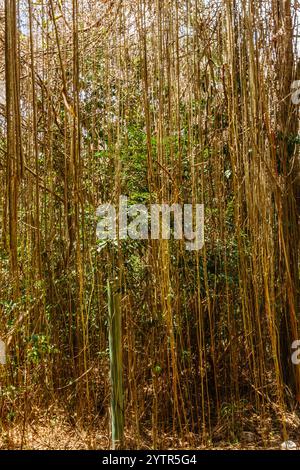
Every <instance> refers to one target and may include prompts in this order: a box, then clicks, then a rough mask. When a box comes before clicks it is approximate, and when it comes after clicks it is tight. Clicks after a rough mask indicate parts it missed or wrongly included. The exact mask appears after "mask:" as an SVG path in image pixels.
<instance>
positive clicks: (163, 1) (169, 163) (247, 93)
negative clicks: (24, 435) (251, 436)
mask: <svg viewBox="0 0 300 470" xmlns="http://www.w3.org/2000/svg"><path fill="white" fill-rule="evenodd" d="M299 8H300V5H299V2H297V1H296V0H295V1H293V0H255V1H250V0H219V1H217V0H210V1H205V0H134V1H132V0H131V1H130V0H128V1H127V0H114V1H109V0H106V1H104V0H102V1H93V0H47V1H46V0H5V1H4V0H3V1H2V2H1V15H0V39H1V43H0V47H1V58H0V65H1V67H0V84H1V90H2V91H1V90H0V91H1V107H0V113H1V115H0V189H1V191H0V195H1V198H0V218H1V225H0V235H1V240H0V243H1V245H0V279H1V282H0V312H1V315H0V337H1V338H2V339H3V341H5V343H6V345H7V363H6V365H5V366H1V369H0V377H1V390H0V406H1V415H0V417H1V420H0V424H1V432H4V431H5V432H9V430H10V429H11V428H12V427H13V426H14V424H15V423H23V424H22V425H23V427H24V429H27V426H30V423H31V422H33V421H34V420H35V419H36V418H37V416H38V414H39V410H49V411H48V415H47V416H49V419H50V417H51V413H52V411H53V410H54V409H58V410H61V412H63V413H64V414H65V415H66V416H68V419H69V420H70V422H71V423H75V422H76V423H77V424H80V426H85V427H86V428H88V429H89V430H90V432H91V433H92V432H93V430H94V429H98V430H100V431H101V432H103V434H105V435H107V437H108V443H107V445H108V446H109V445H110V443H109V442H110V441H109V440H110V433H111V431H110V422H111V419H112V418H114V419H116V420H117V426H121V428H123V424H124V430H125V431H124V436H122V440H124V442H123V443H122V445H123V446H127V447H135V448H141V447H143V446H150V447H152V448H164V447H168V446H172V445H174V442H175V441H176V442H177V445H179V446H181V447H188V446H201V445H208V444H215V443H217V442H218V441H220V440H221V439H225V440H226V439H227V440H229V441H233V440H234V439H239V436H240V434H241V432H242V431H243V430H244V429H246V430H247V429H248V430H249V429H250V430H251V429H255V431H256V432H257V433H259V435H260V436H261V438H262V440H263V442H265V443H267V442H268V438H269V435H270V433H271V432H272V429H273V428H274V427H277V428H278V429H280V432H282V433H283V435H287V434H288V433H289V431H290V430H289V414H290V413H291V412H292V411H294V410H297V406H299V405H297V403H299V401H300V375H299V366H294V365H293V364H292V362H291V345H292V342H293V341H295V340H297V339H300V336H299V330H298V321H299V224H298V217H299V207H300V206H299V197H300V196H299V135H298V127H299V126H298V124H299V114H298V107H297V106H295V105H294V104H293V103H292V100H291V84H292V83H293V81H295V80H297V79H300V75H299V70H300V69H299V68H298V67H297V65H298V53H299V48H298V47H297V46H298V45H297V38H298V26H297V21H298V14H299ZM120 195H126V196H127V197H128V198H129V201H130V203H159V204H161V203H168V204H172V203H181V204H183V203H196V202H197V203H202V204H204V205H205V245H204V247H203V249H201V250H200V251H195V252H188V251H186V249H185V246H184V240H183V241H178V240H170V241H168V240H149V241H140V240H129V239H128V240H116V241H108V242H107V243H99V240H97V237H96V225H97V216H96V210H97V207H98V206H99V204H101V203H106V202H111V203H117V201H118V199H119V196H120ZM111 312H118V319H116V320H115V321H114V320H112V313H111ZM113 318H114V317H113ZM114 341H116V343H114ZM116 344H117V346H116ZM115 346H116V348H117V349H115ZM110 358H111V359H112V358H113V361H111V362H110ZM110 377H115V380H116V381H117V382H118V383H117V395H116V396H115V397H114V399H115V400H118V410H117V411H116V410H112V412H111V410H110V402H111V393H112V392H111V381H110ZM51 410H52V411H51ZM111 413H112V416H111ZM114 413H117V414H119V417H118V416H114ZM116 432H117V438H116V439H117V440H119V439H120V438H121V437H120V434H118V432H119V431H118V429H117V431H116ZM121 433H122V432H121Z"/></svg>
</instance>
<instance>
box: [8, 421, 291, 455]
mask: <svg viewBox="0 0 300 470" xmlns="http://www.w3.org/2000/svg"><path fill="white" fill-rule="evenodd" d="M44 418H45V416H44ZM45 423H46V424H45ZM99 424H100V423H99ZM101 429H102V431H101ZM242 434H243V433H242ZM244 435H245V436H244V437H246V438H248V439H249V436H250V438H253V440H252V441H251V442H245V441H244V442H238V441H237V440H236V441H234V440H233V441H232V442H228V441H226V439H225V438H224V440H222V439H218V442H215V443H212V444H210V445H206V446H204V445H200V443H199V438H198V444H197V436H194V437H193V436H192V435H190V436H189V438H188V439H187V440H186V442H184V440H182V439H178V438H174V437H172V436H171V435H167V434H166V435H163V436H161V437H160V445H159V446H158V447H159V448H160V449H164V450H167V449H170V450H187V449H199V450H201V449H202V450H260V449H261V450H263V449H264V450H266V449H269V450H271V449H274V450H278V449H280V444H281V443H282V437H281V436H280V433H279V432H274V433H271V434H270V435H269V436H268V438H267V439H266V440H265V441H263V440H261V439H258V438H257V437H256V436H255V434H254V433H250V432H248V433H247V432H245V433H244ZM294 436H295V435H294ZM294 436H290V438H292V437H294ZM246 440H247V439H246ZM250 440H251V439H250ZM193 441H194V444H192V442H193ZM241 441H243V439H241ZM126 442H127V448H128V449H146V450H148V449H149V450H150V449H151V430H149V433H148V438H147V433H145V435H144V437H143V438H141V439H140V442H139V443H137V440H136V437H135V436H130V434H128V435H126ZM296 442H297V441H296ZM297 444H298V442H297ZM0 449H2V450H6V449H7V450H8V449H9V450H19V449H23V450H85V449H86V450H88V449H91V450H109V449H110V439H109V433H108V430H107V425H106V424H105V423H104V422H103V426H97V427H96V426H95V427H94V428H91V427H88V428H87V427H84V426H81V425H75V424H73V425H72V424H70V422H69V420H67V419H66V418H64V417H63V415H59V414H55V415H54V416H52V417H51V419H49V416H47V420H45V419H43V417H42V416H41V419H40V420H37V421H33V422H31V423H30V424H26V425H25V426H24V425H22V423H19V424H15V425H11V426H10V427H9V428H6V430H4V429H2V432H1V433H0Z"/></svg>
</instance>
